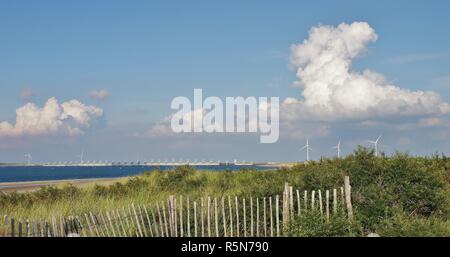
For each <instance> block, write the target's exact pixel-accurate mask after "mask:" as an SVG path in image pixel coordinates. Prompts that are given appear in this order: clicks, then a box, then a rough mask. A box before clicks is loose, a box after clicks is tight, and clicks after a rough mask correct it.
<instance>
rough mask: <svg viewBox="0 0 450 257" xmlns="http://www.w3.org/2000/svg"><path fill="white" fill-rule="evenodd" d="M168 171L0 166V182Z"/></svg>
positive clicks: (218, 168)
mask: <svg viewBox="0 0 450 257" xmlns="http://www.w3.org/2000/svg"><path fill="white" fill-rule="evenodd" d="M157 168H159V169H160V170H170V169H173V166H157V167H156V166H155V167H149V166H100V167H81V166H66V167H44V166H20V167H19V166H17V167H14V166H8V167H6V166H3V167H2V166H0V182H23V181H44V180H64V179H88V178H116V177H125V176H130V175H136V174H139V173H143V172H144V171H152V170H155V169H157ZM195 168H196V169H200V170H215V171H223V170H240V169H243V168H249V169H257V170H267V169H273V168H268V167H264V166H236V165H220V166H196V167H195Z"/></svg>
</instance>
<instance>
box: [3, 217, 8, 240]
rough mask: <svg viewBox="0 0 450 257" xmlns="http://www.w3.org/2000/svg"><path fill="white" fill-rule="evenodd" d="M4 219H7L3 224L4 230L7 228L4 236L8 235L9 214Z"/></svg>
mask: <svg viewBox="0 0 450 257" xmlns="http://www.w3.org/2000/svg"><path fill="white" fill-rule="evenodd" d="M3 219H4V221H5V222H4V224H3V226H4V230H5V231H3V237H7V236H8V215H5V216H4V217H3Z"/></svg>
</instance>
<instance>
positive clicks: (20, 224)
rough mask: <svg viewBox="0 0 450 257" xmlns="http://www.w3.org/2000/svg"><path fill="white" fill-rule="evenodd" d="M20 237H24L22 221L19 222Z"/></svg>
mask: <svg viewBox="0 0 450 257" xmlns="http://www.w3.org/2000/svg"><path fill="white" fill-rule="evenodd" d="M19 237H22V221H21V220H19Z"/></svg>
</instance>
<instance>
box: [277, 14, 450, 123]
mask: <svg viewBox="0 0 450 257" xmlns="http://www.w3.org/2000/svg"><path fill="white" fill-rule="evenodd" d="M377 38H378V36H377V34H376V33H375V31H374V30H373V29H372V28H371V27H370V26H369V24H367V23H366V22H354V23H352V24H346V23H342V24H340V25H339V26H337V27H332V26H317V27H313V28H312V29H311V30H310V32H309V37H308V39H306V40H304V41H303V43H301V44H297V45H293V46H291V56H290V61H291V65H292V66H293V67H294V68H295V69H296V71H297V77H298V81H297V82H296V83H295V85H296V86H298V87H302V88H303V91H302V96H303V98H302V99H297V98H288V99H286V100H285V101H284V103H283V105H282V110H283V113H282V117H284V118H285V119H287V120H297V119H317V120H339V119H353V118H368V117H371V118H373V117H386V116H396V115H405V116H414V115H442V114H448V113H449V112H450V106H449V104H448V103H446V102H444V101H443V100H442V99H441V97H440V96H439V95H438V94H437V93H435V92H432V91H411V90H407V89H402V88H400V87H398V86H396V85H394V84H392V83H389V82H388V81H386V79H385V78H384V77H383V76H382V75H381V74H379V73H376V72H374V71H371V70H364V71H354V70H352V67H351V64H352V61H353V59H354V58H357V57H359V56H361V55H363V54H364V53H366V52H367V46H368V44H369V43H371V42H375V41H376V40H377Z"/></svg>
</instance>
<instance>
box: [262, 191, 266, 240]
mask: <svg viewBox="0 0 450 257" xmlns="http://www.w3.org/2000/svg"><path fill="white" fill-rule="evenodd" d="M263 206H264V211H263V219H264V222H263V224H264V236H265V237H267V214H266V208H267V205H266V197H264V198H263Z"/></svg>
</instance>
